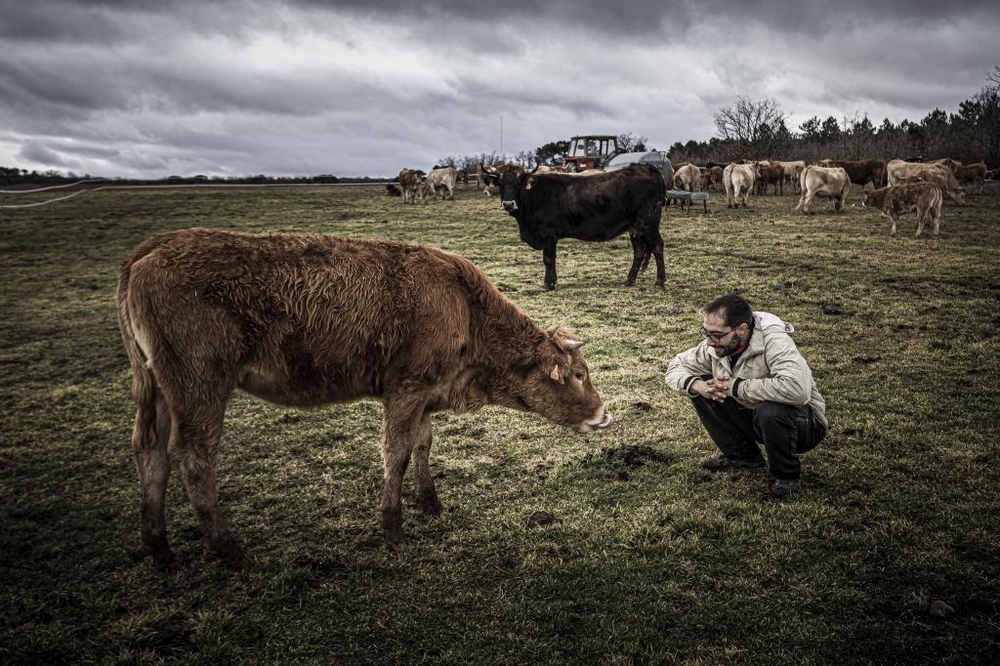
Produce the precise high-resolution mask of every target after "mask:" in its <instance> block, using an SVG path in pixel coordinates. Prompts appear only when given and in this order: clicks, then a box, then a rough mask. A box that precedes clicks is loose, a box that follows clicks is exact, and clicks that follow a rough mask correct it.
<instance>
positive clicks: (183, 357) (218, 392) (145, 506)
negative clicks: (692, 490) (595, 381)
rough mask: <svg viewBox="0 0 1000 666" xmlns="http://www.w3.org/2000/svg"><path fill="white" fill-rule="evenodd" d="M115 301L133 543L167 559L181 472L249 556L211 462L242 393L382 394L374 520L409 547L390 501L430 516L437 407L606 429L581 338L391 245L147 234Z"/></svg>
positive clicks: (310, 403)
mask: <svg viewBox="0 0 1000 666" xmlns="http://www.w3.org/2000/svg"><path fill="white" fill-rule="evenodd" d="M117 305H118V314H119V323H120V326H121V333H122V338H123V340H124V343H125V349H126V351H127V353H128V357H129V363H130V365H131V369H132V396H133V398H134V400H135V402H136V404H137V406H138V409H137V411H136V417H135V429H134V431H133V434H132V447H133V449H134V453H135V456H136V462H137V466H138V471H139V481H140V486H141V490H142V502H141V517H142V548H141V549H140V550H139V551H138V552H137V553H136V555H137V556H138V557H144V556H146V555H152V556H153V561H154V563H155V564H156V566H157V567H159V568H163V567H166V566H167V565H169V564H170V562H171V560H172V558H173V555H172V553H171V551H170V548H169V546H168V544H167V535H166V519H165V515H164V498H165V494H166V488H167V477H168V475H169V473H170V471H171V468H173V469H175V470H176V471H177V472H178V473H179V475H180V477H181V480H182V481H183V483H184V487H185V489H186V491H187V496H188V498H189V499H190V500H191V503H192V504H193V505H194V509H195V512H196V514H197V516H198V518H199V519H200V521H201V525H202V528H203V529H204V531H205V535H206V538H207V542H208V546H209V547H210V548H211V550H212V551H214V552H215V553H216V554H218V555H219V556H221V557H222V558H223V559H224V560H225V561H226V562H228V563H231V564H233V565H237V566H240V565H243V564H244V563H245V560H244V556H243V552H242V550H241V548H240V547H239V546H238V545H237V543H236V541H235V539H234V538H233V536H232V535H231V534H230V532H229V529H228V528H227V526H226V521H225V519H224V517H223V515H222V512H221V509H220V507H219V501H218V497H217V494H216V452H217V449H218V445H219V437H220V435H221V433H222V425H223V416H224V414H225V410H226V404H227V402H228V401H229V398H230V396H231V395H232V393H233V391H234V389H236V388H240V389H243V390H244V391H246V392H248V393H250V394H253V395H256V396H258V397H261V398H264V399H265V400H269V401H271V402H275V403H278V404H282V405H288V406H297V407H316V406H320V405H325V404H329V403H336V402H346V401H350V400H355V399H358V398H365V397H372V398H378V399H379V400H380V401H381V402H382V405H383V407H384V414H383V419H382V457H383V462H384V465H385V487H384V490H383V495H382V523H383V526H384V529H385V537H386V540H387V542H388V544H389V546H390V547H391V548H392V549H393V550H395V551H401V550H403V548H404V546H405V540H404V538H403V531H402V518H401V502H400V492H401V486H402V477H403V473H404V471H405V469H406V467H407V464H408V463H409V461H410V459H411V458H412V459H413V465H414V475H415V477H416V483H415V488H416V498H417V504H418V505H419V506H420V507H421V508H422V509H423V510H424V511H429V512H439V511H440V510H441V503H440V501H439V500H438V496H437V492H436V490H435V488H434V482H433V480H432V478H431V472H430V468H429V466H428V464H429V463H428V455H429V452H430V447H431V414H432V413H433V412H436V411H440V410H446V409H451V410H455V411H457V412H463V411H473V410H476V409H479V408H480V407H482V406H484V405H488V404H496V405H502V406H504V407H509V408H512V409H517V410H522V411H533V412H537V413H538V414H540V415H541V416H543V417H545V418H547V419H549V420H550V421H552V422H554V423H556V424H559V425H562V426H568V427H571V428H574V429H575V430H577V431H579V432H590V431H593V430H596V429H603V428H607V427H609V426H610V425H611V424H612V423H613V422H614V419H613V418H612V417H611V414H610V412H608V410H607V408H606V407H605V405H604V402H603V401H602V400H601V397H600V395H598V393H597V391H596V390H595V388H594V387H593V385H592V384H591V381H590V376H589V372H588V369H587V364H586V362H585V361H584V359H583V356H581V354H580V351H579V347H580V345H581V344H582V343H581V342H579V341H578V340H577V339H576V337H575V336H574V334H573V333H572V332H571V331H570V330H568V329H566V328H563V327H559V326H557V327H553V328H550V329H549V330H547V331H543V330H541V329H540V328H538V327H537V326H536V325H535V324H534V323H533V322H532V321H531V319H530V318H529V317H528V316H527V315H526V314H525V313H524V312H522V311H521V310H520V309H518V307H517V306H516V305H515V304H514V303H513V302H511V301H510V300H508V299H507V298H506V297H505V296H504V295H503V294H501V293H500V292H499V291H498V290H497V289H496V288H494V287H493V285H491V284H490V283H489V281H488V280H487V279H486V276H485V275H483V273H482V271H480V270H479V269H478V268H476V266H474V265H473V264H472V263H471V262H470V261H468V260H467V259H464V258H462V257H460V256H458V255H454V254H449V253H447V252H443V251H441V250H437V249H434V248H430V247H423V246H420V245H415V244H409V243H402V242H393V241H387V240H354V239H348V238H339V237H336V236H324V235H308V234H262V235H255V234H247V233H238V232H232V231H223V230H217V229H188V230H183V231H175V232H171V233H166V234H161V235H159V236H154V237H152V238H150V239H149V240H147V241H145V242H144V243H142V244H141V245H139V246H138V247H137V248H136V249H135V250H134V251H133V253H132V255H131V256H130V257H129V259H128V260H127V261H126V262H125V263H124V264H123V265H122V267H121V268H120V269H119V274H118V294H117Z"/></svg>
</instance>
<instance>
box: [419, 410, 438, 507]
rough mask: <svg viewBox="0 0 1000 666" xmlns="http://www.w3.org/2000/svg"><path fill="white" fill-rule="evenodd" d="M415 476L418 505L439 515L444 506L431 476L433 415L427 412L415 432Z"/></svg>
mask: <svg viewBox="0 0 1000 666" xmlns="http://www.w3.org/2000/svg"><path fill="white" fill-rule="evenodd" d="M414 440H415V444H416V445H415V446H414V449H413V450H414V453H415V455H414V456H413V476H414V478H415V479H416V484H417V506H418V507H419V508H420V510H421V511H423V512H424V513H429V514H433V515H437V514H439V513H441V511H442V510H443V509H444V507H443V506H442V505H441V501H440V500H439V499H438V495H437V489H435V488H434V479H433V478H431V469H430V455H431V416H430V414H427V413H426V412H425V413H424V415H423V416H422V417H421V418H420V422H419V423H418V425H417V431H416V433H414Z"/></svg>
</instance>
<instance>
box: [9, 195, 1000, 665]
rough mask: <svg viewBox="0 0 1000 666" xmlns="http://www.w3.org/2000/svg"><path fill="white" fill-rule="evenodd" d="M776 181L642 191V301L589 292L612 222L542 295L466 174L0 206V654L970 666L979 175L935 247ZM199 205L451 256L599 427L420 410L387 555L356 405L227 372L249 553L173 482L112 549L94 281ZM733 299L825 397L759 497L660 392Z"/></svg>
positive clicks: (534, 263)
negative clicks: (530, 325)
mask: <svg viewBox="0 0 1000 666" xmlns="http://www.w3.org/2000/svg"><path fill="white" fill-rule="evenodd" d="M988 185H993V184H988ZM30 196H36V197H39V198H41V196H40V195H20V196H17V197H16V198H15V197H12V196H9V195H7V196H5V198H3V199H2V200H0V204H4V203H25V202H28V201H30V200H31V199H30V198H29V197H30ZM858 199H859V197H858V194H857V192H855V193H854V196H853V197H852V201H853V202H857V201H858ZM795 203H796V199H795V198H793V197H791V196H785V197H774V196H768V197H764V198H754V199H752V200H751V206H750V207H749V208H747V209H743V210H736V211H728V210H727V209H726V208H725V203H724V197H723V196H722V195H721V194H714V195H713V196H712V200H711V201H710V202H709V212H708V213H707V214H706V213H703V212H702V211H701V210H700V208H695V209H694V210H693V211H692V212H691V213H689V214H686V215H684V214H681V213H680V212H679V211H678V209H677V208H676V207H675V206H671V207H669V208H667V209H666V210H665V212H664V222H663V236H664V239H665V245H666V259H667V286H666V289H665V290H662V291H661V290H656V289H654V288H653V280H654V275H653V271H652V269H650V270H648V271H647V272H646V273H644V274H642V275H640V277H639V280H638V281H637V283H636V286H635V287H633V288H624V287H622V286H620V283H621V280H622V279H623V278H624V276H625V273H626V270H627V268H628V264H629V261H630V256H631V251H630V248H629V244H628V240H627V238H621V239H617V240H615V241H612V242H608V243H604V244H586V243H581V242H577V241H564V242H563V243H561V244H560V247H559V250H560V254H559V257H558V268H559V287H558V289H557V290H556V291H555V292H551V293H543V292H541V291H540V290H539V285H540V284H541V281H542V272H543V271H542V262H541V255H540V253H538V252H535V251H533V250H531V249H530V248H528V247H527V246H526V245H524V244H522V243H520V242H519V240H518V236H517V229H516V224H515V223H514V221H513V219H512V218H510V217H508V216H507V215H506V214H504V213H503V212H502V211H501V210H500V209H499V204H498V202H497V201H496V200H495V199H487V198H485V197H483V196H482V195H480V194H478V193H476V192H474V191H473V190H471V189H470V190H466V191H463V192H461V193H460V195H459V197H458V199H457V200H456V201H434V202H424V203H422V204H418V205H416V206H404V205H403V204H402V203H401V202H400V200H399V199H398V198H389V197H386V196H384V194H383V191H382V190H380V189H379V188H375V187H367V188H366V187H346V188H345V187H339V188H320V189H300V188H287V189H198V190H159V191H143V190H139V191H124V192H117V191H105V192H98V193H92V194H86V195H83V196H80V197H77V198H75V199H72V200H69V201H66V202H60V203H55V204H51V205H48V206H43V207H38V208H31V209H24V210H0V229H2V237H0V269H2V272H3V281H2V286H0V312H2V321H0V331H2V333H0V364H2V370H3V374H2V377H3V381H2V385H0V405H2V410H0V433H2V435H0V663H4V664H24V663H39V664H42V663H44V664H59V663H74V664H76V663H123V664H124V663H142V664H154V663H162V662H171V663H237V662H239V663H251V662H259V663H322V664H340V663H344V664H352V663H378V664H383V663H418V662H430V663H455V664H494V663H496V664H585V663H602V664H640V663H642V664H644V663H684V664H717V663H736V664H762V663H776V664H783V663H787V664H793V663H794V664H827V663H829V664H854V663H888V664H895V663H916V664H973V663H986V662H990V663H994V662H993V659H995V657H996V653H997V651H998V649H1000V645H998V643H1000V615H998V610H1000V536H998V527H1000V526H998V517H1000V472H998V467H997V460H998V437H997V436H998V430H1000V428H998V425H1000V409H998V406H1000V399H998V397H997V395H998V392H997V381H996V378H997V375H998V372H1000V360H998V348H1000V344H998V343H1000V312H998V303H1000V300H998V299H1000V194H998V192H997V190H996V189H988V191H987V193H986V194H984V195H981V196H970V197H969V203H968V204H967V205H966V206H965V207H963V208H959V207H957V206H955V205H954V204H952V203H946V204H945V209H944V219H943V223H942V234H941V236H940V238H933V237H931V238H926V237H925V238H919V239H914V238H913V237H912V234H913V231H914V229H915V221H914V219H913V217H912V216H904V217H903V218H902V221H901V224H900V235H899V237H897V238H895V239H893V238H890V237H889V236H888V221H887V220H884V219H883V218H880V217H878V216H877V215H876V214H874V213H871V212H868V211H864V210H862V209H860V208H854V207H850V204H849V207H848V209H847V210H846V212H845V213H844V214H842V215H833V214H829V213H825V212H823V213H819V214H817V215H814V216H803V215H799V214H795V213H794V211H793V210H792V209H793V207H794V205H795ZM816 208H817V209H819V210H823V209H824V205H823V204H822V203H820V204H819V205H818V206H817V207H816ZM199 225H204V226H219V227H227V228H237V229H243V230H251V231H263V230H271V231H279V230H280V231H313V232H331V233H339V234H345V235H349V236H356V237H389V238H394V239H401V240H413V241H420V242H425V243H428V244H432V245H435V246H438V247H441V248H443V249H446V250H450V251H455V252H459V253H461V254H463V255H465V256H467V257H469V258H470V259H472V260H473V261H475V262H476V263H477V264H478V265H479V266H480V267H482V268H483V269H484V270H485V272H486V273H487V275H488V276H489V277H490V279H491V280H492V281H493V283H494V284H496V285H497V286H498V287H499V288H500V289H501V290H503V291H504V292H505V293H506V294H507V295H508V296H509V297H510V298H511V299H513V300H514V301H515V302H517V303H518V304H519V305H520V306H521V307H522V308H523V309H524V310H525V311H526V312H528V313H529V314H530V315H531V316H532V317H533V318H534V319H535V321H536V322H537V323H539V324H540V325H542V326H545V327H548V326H551V325H553V324H557V323H562V324H567V325H569V326H571V327H573V328H575V329H576V330H577V332H578V333H579V334H580V336H581V337H582V338H583V339H585V340H586V346H585V347H584V351H585V353H586V356H587V359H588V361H589V363H590V365H591V370H592V375H593V378H594V383H595V385H596V386H597V387H598V389H599V390H600V391H601V393H602V395H603V396H604V397H605V400H606V401H607V402H608V404H609V407H610V408H611V409H612V411H613V412H614V414H615V417H616V420H617V424H616V425H615V427H614V428H612V429H611V430H609V431H607V432H601V433H596V434H592V435H586V436H581V435H577V434H575V433H573V432H570V431H568V430H563V429H559V428H557V427H556V426H553V425H551V424H548V423H547V422H545V421H543V420H542V419H540V418H539V417H537V416H534V415H530V414H523V413H515V412H510V411H506V410H502V409H499V408H487V409H485V410H482V411H481V412H478V413H476V414H466V415H460V416H458V415H454V414H450V413H446V414H440V415H437V416H436V417H435V419H434V422H435V423H434V433H435V439H434V450H433V451H432V454H431V462H432V466H433V469H434V473H435V477H436V481H437V487H438V491H439V493H440V495H441V500H442V502H444V504H445V505H446V510H445V512H444V513H443V514H442V515H441V516H437V517H425V516H423V515H422V514H420V513H419V512H417V511H416V510H415V509H414V508H413V507H412V506H409V505H407V506H405V507H404V530H405V532H406V534H407V537H408V541H409V546H408V548H407V550H406V552H405V553H404V554H403V555H402V556H397V555H394V554H392V553H391V552H389V551H388V549H387V548H386V547H385V545H384V542H383V540H382V535H381V530H380V528H379V516H378V503H379V497H380V493H381V482H382V471H381V460H380V457H379V452H378V431H379V423H380V419H381V407H380V405H379V404H378V403H377V402H374V401H362V402H357V403H352V404H350V405H339V406H333V407H330V408H327V409H323V410H316V411H295V410H286V409H281V408H277V407H274V406H272V405H268V404H265V403H262V402H260V401H257V400H255V399H250V398H248V397H247V396H245V395H243V394H237V395H236V396H235V398H234V400H233V402H232V403H231V407H230V410H229V414H228V417H227V425H226V431H225V434H224V435H223V443H222V452H221V455H220V493H221V497H222V502H223V506H224V508H225V510H226V511H227V515H228V517H229V519H230V524H231V526H232V528H233V530H234V532H235V534H236V536H237V538H239V539H240V540H241V542H242V543H243V544H244V545H245V546H246V547H247V551H248V555H249V556H250V558H251V559H252V566H251V567H250V568H249V570H247V571H245V572H233V571H230V570H227V569H225V568H223V567H221V566H220V565H219V564H217V563H215V562H211V561H209V560H208V559H207V558H206V552H205V550H204V547H203V543H202V540H201V532H200V529H199V527H198V525H197V521H196V519H195V517H194V515H193V512H192V511H191V508H190V506H189V504H188V503H187V501H186V499H185V498H184V496H183V492H182V489H181V487H180V484H179V482H178V480H177V479H176V476H174V477H172V478H171V483H170V488H169V491H168V509H167V520H168V531H169V537H170V538H171V540H172V545H173V548H174V551H175V553H176V554H177V556H178V560H179V566H178V567H177V568H176V570H174V571H171V572H169V573H166V574H162V573H158V572H156V571H155V570H154V569H153V567H152V565H151V563H150V562H149V560H146V561H144V562H141V563H139V564H135V563H133V562H132V561H131V560H130V558H129V553H130V551H131V550H132V549H134V548H135V547H137V546H138V543H139V516H138V484H137V477H136V473H135V469H134V463H133V458H132V454H131V450H130V447H129V437H130V433H131V424H132V418H133V414H134V408H133V405H132V403H131V399H130V397H129V391H128V387H129V381H130V380H129V374H128V366H127V361H126V358H125V354H124V351H123V349H122V346H121V342H120V339H119V335H118V329H117V321H116V317H115V310H114V302H113V294H114V289H115V279H116V270H117V267H118V265H119V263H120V262H121V261H122V260H123V259H124V258H125V256H126V255H127V254H128V252H129V251H130V249H131V248H132V247H134V246H135V245H136V244H138V243H139V242H140V241H141V240H143V239H145V238H146V237H148V236H149V235H151V234H154V233H157V232H161V231H166V230H170V229H177V228H184V227H190V226H199ZM733 289H738V290H739V291H740V292H741V293H743V294H744V296H746V297H747V298H748V300H750V302H751V303H752V304H753V305H754V306H755V307H756V308H758V309H763V310H768V311H771V312H774V313H776V314H779V315H780V316H782V317H783V318H784V319H786V320H787V321H790V322H791V323H793V324H794V325H795V327H796V329H797V332H796V334H795V336H794V337H795V339H796V341H797V343H798V345H799V347H800V349H801V350H802V352H803V354H804V355H805V356H806V358H807V359H808V360H809V362H810V364H811V366H812V368H813V371H814V374H815V375H816V378H817V381H818V383H819V386H820V389H821V391H822V392H823V394H824V395H825V397H826V400H827V405H828V415H829V418H830V423H831V428H830V432H829V435H828V437H827V439H826V441H825V442H824V443H823V444H821V445H820V447H819V448H817V449H816V450H814V451H813V452H811V453H809V454H807V455H806V456H805V457H804V459H803V460H804V464H803V491H802V492H801V494H799V495H797V496H795V497H794V498H793V499H792V500H790V501H785V502H778V501H773V500H771V499H770V495H769V479H768V477H767V476H766V475H765V474H761V473H751V472H747V473H737V474H732V475H729V474H726V475H713V474H711V473H708V472H705V471H703V470H702V469H701V468H700V467H699V462H700V461H701V460H702V458H704V457H706V456H708V455H710V454H711V453H713V446H712V444H711V442H710V441H709V439H708V437H707V436H706V435H705V434H704V433H703V432H702V430H701V428H700V426H699V424H698V422H697V419H696V417H695V414H694V412H693V410H692V409H691V407H690V405H689V404H687V401H686V400H684V399H683V398H680V397H678V396H675V395H672V394H669V393H668V392H667V390H666V388H665V385H664V382H663V373H664V371H665V369H666V365H667V362H668V361H669V360H670V358H671V357H672V356H673V354H674V353H676V352H677V351H679V350H681V349H683V348H686V347H688V346H690V345H692V344H695V343H696V342H697V341H698V340H699V339H700V337H699V335H698V332H697V327H698V324H699V323H700V318H701V315H700V308H701V307H702V306H703V305H704V303H706V302H707V301H708V300H710V299H711V298H712V297H714V296H716V295H718V294H721V293H723V292H726V291H729V290H733ZM625 447H649V449H651V451H652V453H653V454H655V455H653V456H651V457H649V459H648V460H642V459H639V460H636V459H635V458H634V457H633V458H628V457H623V456H621V455H619V454H620V453H622V452H623V451H627V450H628V449H626V448H625ZM411 491H412V484H411V482H410V479H409V478H407V481H406V484H405V485H404V492H407V493H408V495H407V497H408V498H409V497H411V496H412V493H411ZM536 511H545V512H547V513H548V514H550V515H551V516H552V518H553V520H552V522H551V523H549V524H542V525H536V524H534V522H533V521H530V520H529V517H530V516H531V515H532V514H533V513H534V512H536Z"/></svg>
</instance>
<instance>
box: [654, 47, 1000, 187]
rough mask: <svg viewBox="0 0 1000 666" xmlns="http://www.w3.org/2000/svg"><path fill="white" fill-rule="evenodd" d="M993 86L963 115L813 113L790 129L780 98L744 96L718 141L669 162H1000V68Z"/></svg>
mask: <svg viewBox="0 0 1000 666" xmlns="http://www.w3.org/2000/svg"><path fill="white" fill-rule="evenodd" d="M987 81H988V83H987V84H986V85H985V86H984V87H983V88H982V90H980V91H979V92H978V93H976V94H975V95H973V96H972V97H971V98H970V99H967V100H965V101H964V102H962V103H961V104H959V109H958V113H951V114H948V113H945V112H944V111H942V110H940V109H934V110H933V111H931V112H930V113H928V114H927V115H926V116H925V117H924V118H923V119H922V120H921V121H920V122H911V121H909V120H903V121H902V122H900V123H898V124H895V123H893V122H892V121H890V120H889V119H888V118H886V119H885V120H883V121H882V123H881V125H879V126H878V127H875V125H874V124H873V123H872V121H871V120H870V119H869V118H868V115H867V114H864V115H860V114H858V113H855V114H854V116H853V117H850V118H848V117H845V118H843V119H842V120H841V121H838V120H837V119H836V118H834V117H833V116H830V117H828V118H826V119H825V120H820V119H819V117H817V116H813V117H812V118H810V119H809V120H807V121H805V122H804V123H802V124H801V125H799V128H798V129H799V131H798V132H792V131H790V130H789V129H788V127H787V120H788V117H787V115H786V114H785V113H783V112H782V111H781V106H780V104H778V102H777V101H775V100H774V99H765V100H752V99H750V98H749V97H740V98H738V99H737V101H736V103H735V104H734V105H733V106H730V107H723V108H722V109H720V110H719V112H718V113H716V114H714V116H713V120H714V121H715V128H716V131H717V136H715V137H713V138H712V139H709V140H708V141H693V140H692V141H688V142H687V143H681V142H679V141H678V142H677V143H674V144H673V145H672V146H670V150H669V151H668V155H669V157H670V160H671V161H694V162H699V161H701V162H706V161H715V162H727V161H731V160H738V159H791V158H794V159H803V160H806V161H816V160H819V159H823V158H826V157H829V158H832V159H845V160H858V159H865V158H869V157H874V156H876V155H880V156H883V157H886V158H893V157H901V158H906V157H922V158H925V159H935V158H940V157H952V158H954V159H957V160H959V161H961V162H966V163H969V162H978V161H980V160H982V161H985V162H986V164H987V166H988V167H990V168H995V167H997V166H998V165H1000V65H998V66H994V68H993V71H992V72H991V73H990V74H989V75H987Z"/></svg>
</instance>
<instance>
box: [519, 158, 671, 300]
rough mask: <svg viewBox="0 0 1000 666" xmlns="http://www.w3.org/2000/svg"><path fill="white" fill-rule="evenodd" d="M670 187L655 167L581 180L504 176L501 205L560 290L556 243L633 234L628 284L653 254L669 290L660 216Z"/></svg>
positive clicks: (659, 281) (548, 283)
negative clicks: (565, 240)
mask: <svg viewBox="0 0 1000 666" xmlns="http://www.w3.org/2000/svg"><path fill="white" fill-rule="evenodd" d="M665 193H666V184H665V183H664V182H663V176H662V174H661V173H660V171H659V170H658V169H657V168H656V167H654V166H652V165H649V164H630V165H629V166H626V167H623V168H622V169H619V170H617V171H608V172H599V173H596V174H594V175H593V176H588V177H581V176H575V175H569V174H560V173H542V174H524V173H521V174H518V173H517V172H515V171H506V172H504V173H503V174H502V175H501V176H500V197H501V205H502V206H503V209H504V210H505V211H507V213H508V214H510V215H511V216H513V217H514V219H516V220H517V227H518V231H519V232H520V235H521V240H523V241H524V242H525V243H527V244H528V245H530V246H531V247H533V248H534V249H536V250H541V251H542V261H543V263H544V264H545V282H544V283H543V285H542V289H544V290H545V291H549V290H551V289H555V287H556V244H557V243H558V242H559V239H561V238H576V239H578V240H583V241H605V240H610V239H612V238H615V237H616V236H619V235H621V234H622V233H624V232H626V231H628V233H629V238H630V240H631V241H632V255H633V261H632V268H631V269H630V270H629V272H628V277H626V278H625V285H626V286H630V285H632V284H634V283H635V278H636V275H637V274H638V272H639V270H640V268H645V267H646V265H647V264H648V262H649V256H650V254H652V255H653V257H654V258H655V259H656V286H657V287H663V284H664V282H665V280H666V272H665V269H664V266H663V238H662V237H661V236H660V214H661V212H662V211H663V199H664V195H665Z"/></svg>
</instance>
